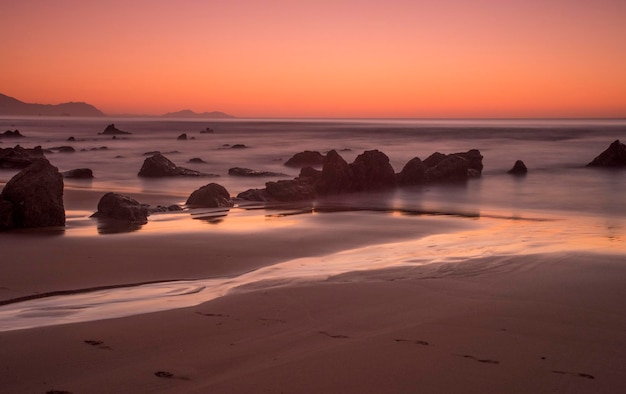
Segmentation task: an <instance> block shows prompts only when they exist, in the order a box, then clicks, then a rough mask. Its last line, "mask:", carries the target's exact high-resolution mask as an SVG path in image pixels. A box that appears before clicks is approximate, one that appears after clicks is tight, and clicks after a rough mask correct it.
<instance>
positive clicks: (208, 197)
mask: <svg viewBox="0 0 626 394" xmlns="http://www.w3.org/2000/svg"><path fill="white" fill-rule="evenodd" d="M186 204H187V205H188V206H189V207H191V208H200V207H202V208H219V207H232V206H233V205H234V204H233V201H232V200H231V198H230V194H229V193H228V191H227V190H226V188H225V187H224V186H222V185H218V184H217V183H209V184H208V185H205V186H202V187H201V188H200V189H198V190H196V191H194V192H193V193H191V195H190V196H189V198H188V199H187V202H186Z"/></svg>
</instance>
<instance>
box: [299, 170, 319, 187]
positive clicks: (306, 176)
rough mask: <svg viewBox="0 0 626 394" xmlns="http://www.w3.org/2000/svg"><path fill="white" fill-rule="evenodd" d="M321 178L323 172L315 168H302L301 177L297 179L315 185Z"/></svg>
mask: <svg viewBox="0 0 626 394" xmlns="http://www.w3.org/2000/svg"><path fill="white" fill-rule="evenodd" d="M321 176H322V171H319V170H316V169H315V168H313V167H302V168H301V169H300V175H298V178H297V179H299V180H301V181H304V182H308V183H310V184H311V185H314V184H315V183H316V182H317V181H318V180H319V179H320V177H321Z"/></svg>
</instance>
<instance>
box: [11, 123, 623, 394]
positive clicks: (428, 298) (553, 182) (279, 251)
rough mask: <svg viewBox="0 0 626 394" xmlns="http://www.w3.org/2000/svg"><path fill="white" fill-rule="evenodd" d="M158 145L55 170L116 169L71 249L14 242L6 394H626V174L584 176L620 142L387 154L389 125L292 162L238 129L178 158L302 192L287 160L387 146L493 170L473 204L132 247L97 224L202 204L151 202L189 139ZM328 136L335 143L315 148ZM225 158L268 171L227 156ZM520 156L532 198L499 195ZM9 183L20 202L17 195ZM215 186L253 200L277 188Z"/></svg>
mask: <svg viewBox="0 0 626 394" xmlns="http://www.w3.org/2000/svg"><path fill="white" fill-rule="evenodd" d="M29 122H31V121H29ZM157 123H158V122H153V123H145V122H144V123H141V122H137V123H132V122H129V125H128V126H127V127H129V128H130V129H131V130H133V126H137V127H135V128H134V129H135V130H139V132H138V133H137V134H138V136H137V137H136V138H135V137H132V138H130V139H129V140H126V141H116V142H113V141H110V140H109V141H104V139H101V140H96V139H94V140H93V141H92V140H90V139H88V138H96V137H86V136H87V131H84V130H86V129H85V124H93V123H91V121H89V122H86V123H84V122H83V123H80V124H79V125H78V126H76V128H74V129H72V130H71V133H72V134H74V135H76V136H77V137H78V139H79V140H80V139H83V141H82V142H79V144H83V145H84V146H85V147H89V146H92V145H93V146H95V145H96V144H100V143H101V142H104V143H106V144H108V145H110V147H109V149H107V150H103V151H102V152H99V153H98V154H97V155H95V156H94V154H93V153H90V155H91V156H90V157H88V156H87V155H86V154H82V153H81V152H80V151H78V152H76V153H75V154H74V156H60V154H55V155H50V156H49V159H50V161H51V163H53V164H55V165H57V166H59V167H63V168H61V169H63V170H66V169H69V168H72V167H78V166H79V164H81V163H88V162H91V163H93V166H94V167H95V169H99V171H97V172H96V175H97V177H96V178H95V179H94V180H93V181H90V182H84V181H72V180H69V181H66V185H65V192H64V202H65V209H66V215H67V223H66V226H65V228H47V229H35V230H15V231H9V232H4V233H2V234H0V250H1V251H2V259H1V261H0V278H2V279H1V282H0V303H2V305H0V326H1V327H0V328H1V330H0V348H1V349H2V352H3V356H4V357H2V359H1V360H0V381H1V382H2V387H3V391H6V392H10V393H46V392H70V393H82V392H90V393H100V392H101V393H109V392H128V393H130V392H133V393H134V392H163V393H167V392H171V393H175V392H190V393H192V392H198V393H201V392H218V393H221V392H223V393H248V392H267V393H279V392H286V393H313V392H316V393H317V392H337V393H339V392H342V393H345V392H351V393H352V392H353V393H357V392H358V393H362V392H372V393H373V392H432V393H436V392H468V393H472V392H476V393H478V392H481V393H485V392H512V393H527V392H539V393H551V392H568V393H570V392H571V393H602V392H606V393H612V392H620V391H622V390H623V389H624V387H625V386H626V385H625V384H624V383H623V381H624V379H623V377H624V376H626V353H624V351H623V350H624V349H626V340H625V339H624V335H623V334H624V330H625V329H626V304H625V303H624V299H625V297H626V289H624V286H623V283H624V280H625V279H626V264H625V261H626V247H625V245H624V235H625V234H626V233H625V232H624V227H623V225H624V223H625V222H626V221H625V220H624V219H625V217H626V211H625V210H624V208H623V207H622V205H621V204H620V201H621V197H620V191H621V190H622V188H623V187H624V186H622V185H623V182H621V180H623V177H624V174H623V173H621V172H619V173H616V172H611V173H602V172H599V171H596V170H588V169H587V170H586V169H584V168H579V167H574V166H573V165H572V163H573V162H574V161H575V160H580V161H581V162H582V164H581V167H582V166H584V164H585V163H586V162H587V161H589V160H591V159H592V158H593V157H594V156H595V154H597V153H599V151H598V149H596V146H598V147H599V146H604V145H606V144H605V143H604V142H605V141H606V140H608V139H609V138H614V137H617V136H618V135H619V130H615V129H613V128H611V127H606V126H603V127H601V128H600V129H599V130H600V131H598V132H595V133H594V130H595V129H594V130H588V129H583V130H582V131H581V130H579V129H577V130H578V132H576V133H573V134H569V135H574V137H568V138H561V137H562V136H565V135H568V134H567V130H563V129H559V128H556V129H555V128H554V127H552V128H549V129H548V131H549V132H540V131H541V130H535V131H533V130H531V131H530V132H528V131H526V132H521V131H520V130H519V129H515V128H514V129H510V128H509V129H507V130H508V131H507V133H504V134H499V135H495V136H494V135H492V134H497V133H491V134H490V133H487V132H485V135H484V136H483V137H484V138H483V137H480V138H479V137H476V135H475V134H474V136H473V137H471V138H469V137H468V138H466V139H464V140H459V139H455V138H453V139H450V140H453V141H452V142H450V143H449V144H448V142H447V141H448V140H449V139H445V138H443V137H442V138H441V139H438V140H433V139H432V138H433V136H434V135H437V134H436V133H435V132H434V131H430V132H429V131H428V130H426V132H425V133H426V134H425V136H420V134H419V133H416V134H414V135H413V137H415V138H414V139H410V138H407V136H409V135H411V131H410V130H408V129H407V128H406V127H407V126H406V125H405V126H403V127H401V128H400V129H398V125H397V124H393V123H392V124H390V125H387V126H385V127H387V128H388V130H387V132H386V134H385V135H386V137H385V138H382V137H380V136H378V137H375V136H374V135H373V134H368V133H373V130H379V128H380V127H381V126H380V125H378V124H374V125H369V124H366V126H363V125H360V126H359V127H356V126H353V125H345V124H341V125H339V126H337V125H333V126H332V127H331V126H329V125H324V124H322V125H320V124H319V123H311V124H308V125H307V126H306V127H305V128H304V130H303V131H301V132H297V131H294V132H292V134H289V133H287V134H286V135H287V137H286V139H285V140H286V144H285V145H286V147H280V148H276V149H281V151H274V150H272V149H274V148H269V146H273V145H272V144H271V143H270V142H267V146H268V147H264V145H263V144H264V142H263V141H266V140H267V141H271V140H272V138H271V137H268V136H267V135H265V136H259V134H258V133H259V130H261V131H267V128H268V127H269V125H268V124H265V123H261V126H259V125H257V124H256V123H255V124H251V123H246V122H242V125H243V126H246V127H247V128H246V127H243V126H241V129H237V128H236V127H237V126H236V124H235V123H228V124H227V125H225V126H224V128H223V129H224V130H229V132H230V133H229V132H227V131H224V133H223V134H221V135H220V133H219V128H218V127H216V129H217V136H200V135H196V136H197V138H198V140H197V142H196V143H195V144H194V145H193V146H190V145H189V144H188V145H178V146H177V148H176V149H177V150H178V151H179V152H178V153H174V154H172V155H170V156H171V157H173V158H179V159H178V160H177V161H178V162H180V164H184V161H183V160H182V157H187V156H189V157H191V156H202V157H204V158H205V159H207V161H209V162H210V163H211V164H209V167H210V170H211V172H217V173H221V174H224V172H225V170H226V169H227V168H228V167H229V166H234V165H240V164H241V163H243V164H247V165H248V166H249V167H251V168H255V169H263V170H266V169H267V170H280V171H282V172H287V173H288V174H289V175H293V174H292V173H291V172H290V171H292V170H290V169H287V168H284V167H283V166H282V165H281V162H280V161H278V160H277V158H282V159H284V158H285V156H286V151H287V150H290V151H294V153H295V152H296V151H299V150H302V148H303V147H304V146H305V145H309V146H310V145H313V144H314V143H315V144H317V146H321V145H324V146H326V147H328V148H333V147H334V148H340V147H349V148H350V149H351V150H350V151H345V153H344V155H346V156H348V157H351V156H355V155H356V154H358V153H360V149H369V148H373V147H374V146H380V148H381V150H386V151H387V152H390V153H389V154H390V157H391V158H392V162H394V168H396V170H399V169H400V168H398V167H401V164H396V163H402V162H404V161H405V160H407V158H409V157H410V155H411V154H412V152H416V151H418V150H428V151H431V150H434V147H435V146H436V145H439V146H442V148H446V152H450V151H460V150H467V149H469V148H474V147H478V148H481V152H483V155H484V156H485V170H484V172H483V176H482V177H481V179H478V180H471V181H469V182H468V183H467V184H464V185H435V186H429V187H427V188H419V189H408V190H398V191H395V192H392V193H387V194H363V195H361V194H355V195H349V196H342V197H341V198H336V199H328V200H321V201H315V202H313V203H310V202H308V203H301V204H289V205H279V206H262V205H246V204H237V205H235V206H234V207H232V208H230V209H213V210H206V209H205V210H191V211H184V212H177V213H158V214H152V215H151V216H150V217H149V221H148V223H147V224H145V225H143V226H140V227H138V228H134V229H127V230H124V231H122V230H120V229H119V228H118V229H111V228H109V227H107V226H106V224H105V223H101V222H100V221H99V220H98V219H95V218H90V215H91V214H92V213H93V212H94V211H95V210H96V206H97V203H98V200H99V198H100V197H101V196H102V194H103V193H104V192H106V191H111V190H114V191H122V192H125V193H127V194H129V195H131V196H132V197H133V198H136V199H137V200H138V201H141V202H144V203H148V204H151V205H157V204H163V205H167V204H182V203H184V200H185V198H186V196H187V195H188V194H189V193H190V192H191V191H193V190H194V189H195V188H197V187H198V186H199V181H198V180H197V179H196V180H172V181H164V180H155V181H154V182H152V181H145V180H137V178H136V177H135V174H136V170H137V169H138V167H139V166H140V164H141V161H142V160H143V156H142V155H143V151H148V150H152V149H151V148H153V147H156V148H159V149H161V150H165V148H166V147H167V146H168V145H169V144H173V142H171V135H175V134H177V133H178V132H179V131H182V129H181V130H172V128H171V127H172V124H167V130H168V132H167V134H165V131H163V130H164V129H165V127H164V128H163V130H161V131H159V133H161V134H154V135H158V138H157V137H154V135H151V136H149V135H148V134H147V131H146V134H141V130H144V129H140V128H139V126H141V127H144V128H145V130H148V129H149V128H150V127H151V125H153V124H157ZM53 124H54V122H53ZM158 124H160V123H158ZM29 125H31V123H24V125H19V124H18V126H20V127H21V129H22V131H23V132H24V134H26V135H29V134H30V135H31V136H34V137H30V138H32V139H31V140H26V141H25V142H24V145H26V146H28V147H31V145H35V144H44V145H45V144H54V143H56V142H60V141H61V140H62V139H65V138H67V136H68V134H69V132H68V131H66V130H65V129H62V128H59V130H61V131H57V132H56V133H54V134H46V132H44V131H42V130H41V129H37V127H34V126H32V125H31V126H29ZM183 125H184V126H185V127H187V128H190V127H194V128H195V129H198V130H199V129H200V127H199V125H197V124H183ZM368 125H369V126H368ZM340 126H341V127H346V128H350V132H345V134H342V133H340V132H337V128H338V127H340ZM28 127H31V128H32V130H31V132H30V133H29V128H28ZM46 127H51V126H49V125H48V126H46ZM65 127H69V126H65ZM271 127H272V129H274V128H276V127H278V128H281V127H282V128H283V129H282V130H283V132H284V131H285V129H290V130H291V129H298V127H300V126H297V124H294V123H293V122H291V123H290V122H286V123H284V124H283V123H281V124H280V125H278V126H276V125H274V124H271ZM472 127H475V126H472ZM567 127H571V125H568V126H567ZM585 127H587V126H585ZM325 128H329V129H333V130H334V132H335V134H334V135H335V137H334V138H335V139H334V140H331V139H329V138H326V137H328V136H329V135H328V134H323V138H320V136H319V135H318V134H316V130H319V129H325ZM362 128H365V131H364V130H362ZM80 130H83V133H84V135H85V136H83V137H81V136H80V135H79V134H78V133H79V131H80ZM524 130H526V129H524ZM377 133H380V132H379V131H378V132H377ZM449 133H454V136H456V137H459V136H461V135H462V130H458V132H455V131H448V134H447V136H448V137H449V136H450V134H449ZM521 134H524V138H522V137H520V135H521ZM376 135H378V134H376ZM546 135H549V136H550V137H549V140H550V141H552V142H553V144H552V145H550V146H552V148H546ZM355 136H361V138H362V139H358V140H356V139H355V138H354V137H355ZM368 136H370V137H371V138H370V139H371V142H367V141H368V140H369V139H368V138H367V137H368ZM503 136H506V138H505V139H507V141H508V142H511V141H518V142H519V143H518V144H517V145H515V146H516V147H517V148H516V150H515V151H514V153H513V154H504V153H503V152H499V151H496V147H497V146H507V147H509V148H510V147H511V146H512V145H508V144H506V143H504V144H503V141H502V139H503V138H504V137H503ZM528 136H530V137H528ZM555 136H556V137H555ZM214 137H217V138H214ZM527 137H528V138H527ZM133 138H134V139H133ZM149 138H150V139H153V141H151V142H152V145H151V144H148V143H147V142H148V141H149ZM202 138H206V140H203V139H202ZM210 138H213V140H211V139H210ZM49 139H50V140H52V141H51V142H47V141H48V140H49ZM216 139H217V141H216ZM299 139H302V141H300V142H298V140H299ZM225 141H230V142H231V143H232V142H244V143H246V144H247V145H249V146H250V149H249V150H248V152H244V153H241V152H236V153H232V152H230V151H229V152H224V150H223V149H220V147H221V146H222V145H223V143H225ZM407 141H410V142H407ZM590 141H592V142H593V144H591V143H590ZM118 142H119V144H118ZM607 142H611V141H610V140H609V141H607ZM20 143H22V142H20ZM114 144H118V145H114ZM203 144H204V145H203ZM368 144H369V145H368ZM409 145H410V146H409ZM555 145H556V147H555ZM590 145H593V149H591V150H592V152H589V153H588V156H590V157H589V158H588V159H587V158H585V159H583V158H581V157H580V156H579V155H580V152H581V151H582V149H583V147H588V146H590ZM6 146H7V142H6V141H4V142H3V147H6ZM79 146H80V145H79ZM209 146H210V148H209ZM424 146H426V147H424ZM461 146H464V147H465V148H461ZM520 147H521V148H529V150H522V149H521V148H520ZM541 147H543V148H541ZM457 148H459V149H457ZM282 150H284V151H285V152H283V151H282ZM600 150H601V149H600ZM563 152H566V153H567V154H562V153H563ZM521 155H525V156H524V158H526V159H527V161H530V163H536V164H535V168H532V169H531V172H530V173H529V175H528V176H527V177H526V178H523V179H519V178H510V177H508V176H507V175H503V174H500V172H502V173H504V172H505V170H506V169H508V167H509V166H510V165H512V164H513V163H512V160H511V159H512V158H517V157H518V156H521ZM115 156H124V158H121V159H119V160H121V161H118V162H115V161H113V160H111V158H113V157H115ZM422 156H424V155H423V154H422ZM244 157H247V158H246V159H245V160H246V161H244ZM528 158H531V160H528ZM211 160H212V161H211ZM121 168H130V170H128V171H126V172H122V171H121V170H120V169H121ZM533 171H534V173H533ZM585 171H586V172H585ZM99 174H101V175H99ZM556 174H558V177H557V176H556ZM0 175H1V179H2V181H3V184H4V183H5V182H6V181H7V180H8V178H10V176H11V173H9V172H6V173H2V174H0ZM98 175H99V176H98ZM574 180H576V182H574ZM212 181H213V180H212ZM215 181H217V182H219V183H224V184H225V185H227V187H228V189H229V191H230V192H231V194H232V195H236V194H237V193H238V192H241V191H243V190H245V189H246V188H248V187H253V186H254V185H257V186H259V185H262V184H263V182H264V181H265V180H264V179H262V180H257V179H234V178H228V177H226V176H224V175H222V177H221V178H217V179H215ZM202 182H205V183H208V181H200V184H201V183H202ZM3 184H2V186H3ZM548 186H549V187H548ZM610 190H612V191H613V192H614V194H611V193H609V192H608V191H610ZM496 191H498V192H499V193H497V192H496ZM72 297H75V298H72Z"/></svg>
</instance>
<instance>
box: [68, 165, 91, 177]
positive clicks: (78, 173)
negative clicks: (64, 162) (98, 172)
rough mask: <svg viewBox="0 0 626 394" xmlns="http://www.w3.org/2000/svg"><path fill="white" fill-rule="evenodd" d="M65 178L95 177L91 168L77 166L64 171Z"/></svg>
mask: <svg viewBox="0 0 626 394" xmlns="http://www.w3.org/2000/svg"><path fill="white" fill-rule="evenodd" d="M62 175H63V177H64V178H70V179H91V178H93V171H92V170H91V169H89V168H76V169H74V170H69V171H64V172H62Z"/></svg>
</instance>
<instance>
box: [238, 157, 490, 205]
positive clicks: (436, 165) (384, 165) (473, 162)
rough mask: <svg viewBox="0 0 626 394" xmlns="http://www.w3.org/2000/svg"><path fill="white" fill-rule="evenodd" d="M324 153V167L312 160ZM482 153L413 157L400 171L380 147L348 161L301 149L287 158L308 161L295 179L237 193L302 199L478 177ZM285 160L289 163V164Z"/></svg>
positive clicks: (260, 198)
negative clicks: (319, 166)
mask: <svg viewBox="0 0 626 394" xmlns="http://www.w3.org/2000/svg"><path fill="white" fill-rule="evenodd" d="M320 156H321V157H322V160H323V161H322V169H321V171H320V170H316V169H315V168H313V167H312V166H310V164H311V163H317V162H318V160H319V158H320ZM482 159H483V156H482V155H481V154H480V151H478V150H476V149H472V150H469V151H467V152H462V153H453V154H449V155H445V154H442V153H439V152H436V153H433V154H432V155H431V156H429V157H428V158H427V159H426V160H424V161H422V160H420V159H419V158H418V157H415V158H413V159H411V160H410V161H409V162H408V163H407V164H406V165H405V166H404V168H403V169H402V171H401V172H400V173H397V174H396V172H395V171H394V169H393V167H392V166H391V164H390V163H389V157H387V155H385V154H384V153H383V152H381V151H379V150H370V151H365V152H363V153H362V154H360V155H359V156H357V158H356V159H355V160H354V162H353V163H350V164H348V162H346V161H345V160H344V159H343V158H342V157H341V156H340V155H339V153H337V151H335V150H331V151H330V152H328V153H327V154H326V155H325V156H323V155H321V154H319V152H310V151H309V152H302V153H300V154H297V155H295V156H294V157H292V158H291V159H289V160H288V161H287V163H288V165H290V166H296V163H300V164H301V165H303V164H306V166H305V167H303V168H301V170H300V174H299V176H298V177H296V178H295V179H292V180H281V181H277V182H267V183H266V184H265V188H264V189H250V190H246V191H244V192H242V193H240V194H239V195H238V196H237V197H238V198H240V199H243V200H251V201H299V200H308V199H313V198H316V197H321V196H328V195H336V194H344V193H355V192H371V191H381V190H388V189H392V188H394V187H397V186H413V185H422V184H426V183H434V182H456V181H464V180H467V179H469V178H472V177H479V176H480V174H481V172H482V169H483V164H482ZM287 163H286V165H287Z"/></svg>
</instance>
